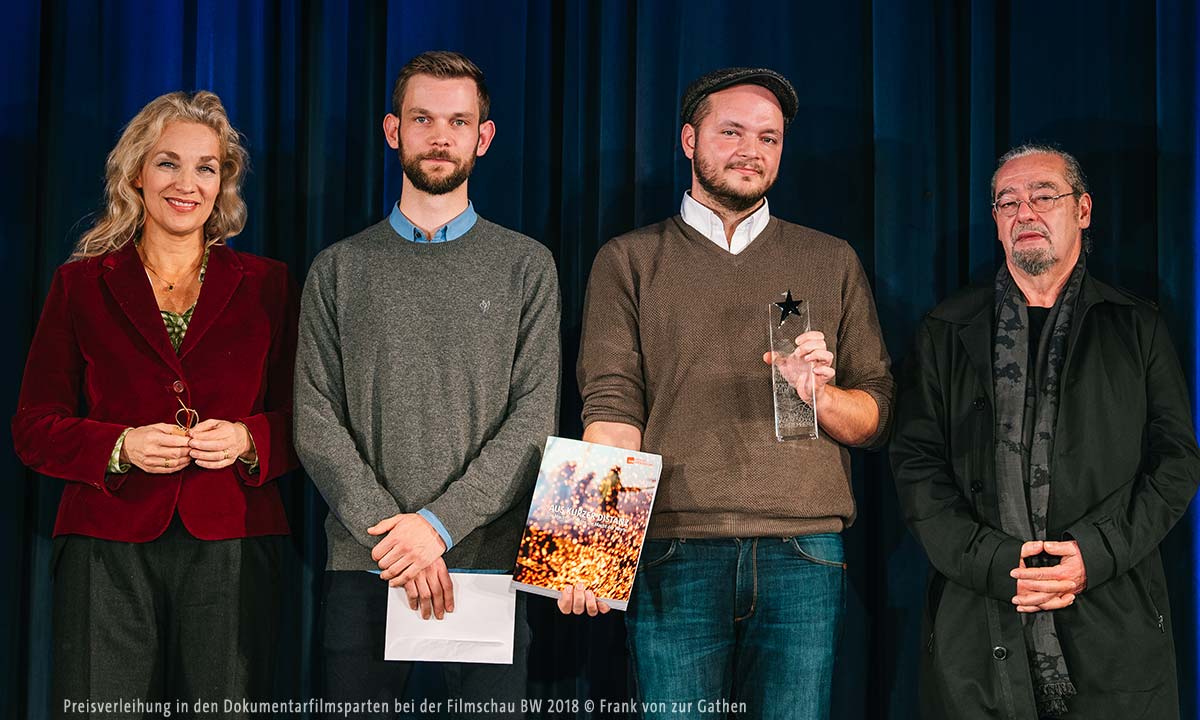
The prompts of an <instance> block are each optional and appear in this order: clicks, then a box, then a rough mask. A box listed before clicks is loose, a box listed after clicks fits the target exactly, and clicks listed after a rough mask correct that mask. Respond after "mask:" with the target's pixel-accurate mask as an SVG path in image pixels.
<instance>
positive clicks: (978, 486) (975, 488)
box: [971, 480, 983, 495]
mask: <svg viewBox="0 0 1200 720" xmlns="http://www.w3.org/2000/svg"><path fill="white" fill-rule="evenodd" d="M971 492H973V493H975V494H976V495H978V494H979V493H981V492H983V483H981V482H979V481H978V480H976V481H975V482H973V483H971Z"/></svg>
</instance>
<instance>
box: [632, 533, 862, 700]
mask: <svg viewBox="0 0 1200 720" xmlns="http://www.w3.org/2000/svg"><path fill="white" fill-rule="evenodd" d="M845 572H846V569H845V564H844V554H843V550H842V538H841V535H838V534H836V533H835V534H823V535H805V536H799V537H793V538H783V539H780V538H728V539H719V540H647V541H646V545H645V548H644V549H643V550H642V566H641V568H639V570H638V574H637V581H636V582H635V584H634V588H633V596H632V597H631V598H630V602H629V609H628V611H627V612H626V615H625V626H626V630H627V636H628V639H629V649H630V652H631V654H632V655H633V665H634V673H635V676H636V679H637V685H638V693H639V695H640V698H639V699H640V700H641V701H642V707H643V710H644V712H643V715H644V717H646V718H648V719H649V718H684V717H704V718H707V719H708V720H712V719H713V718H720V717H723V716H725V715H728V716H729V717H737V718H789V719H798V720H808V719H813V720H816V719H818V718H827V717H828V716H829V690H830V685H831V683H832V681H833V658H834V655H835V652H836V650H837V639H838V634H839V630H840V625H841V620H842V612H843V610H844V607H845V601H844V598H845Z"/></svg>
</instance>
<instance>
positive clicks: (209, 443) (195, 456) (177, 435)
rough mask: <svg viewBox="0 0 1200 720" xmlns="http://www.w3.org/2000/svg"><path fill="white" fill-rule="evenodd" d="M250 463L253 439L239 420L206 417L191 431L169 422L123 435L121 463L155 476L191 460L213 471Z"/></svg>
mask: <svg viewBox="0 0 1200 720" xmlns="http://www.w3.org/2000/svg"><path fill="white" fill-rule="evenodd" d="M239 457H243V458H245V459H246V460H247V461H248V462H253V460H254V458H255V454H254V441H253V439H252V438H251V437H250V431H249V430H247V429H246V426H245V425H243V424H241V423H235V422H228V421H226V420H205V421H204V422H202V423H199V424H197V425H196V426H195V427H193V428H191V429H190V430H185V429H184V428H181V427H179V426H178V425H172V424H170V423H156V424H154V425H142V426H141V427H136V428H134V429H132V430H130V431H129V432H128V433H126V435H125V442H124V444H122V446H121V462H124V463H132V464H134V465H136V466H137V467H139V468H141V469H142V470H144V471H146V472H148V473H152V474H155V475H164V474H167V473H173V472H178V471H179V470H181V469H182V468H184V467H185V466H187V465H188V464H190V463H191V462H193V461H195V463H196V464H197V465H199V466H200V467H202V468H206V469H208V470H216V469H218V468H223V467H226V466H229V465H232V464H233V463H235V462H237V459H238V458H239Z"/></svg>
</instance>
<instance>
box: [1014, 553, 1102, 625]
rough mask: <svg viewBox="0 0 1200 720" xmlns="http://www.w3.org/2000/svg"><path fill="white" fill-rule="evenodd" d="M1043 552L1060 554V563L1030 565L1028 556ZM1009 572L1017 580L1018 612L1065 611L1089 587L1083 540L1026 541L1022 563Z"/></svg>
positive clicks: (1016, 602) (1016, 597) (1015, 603)
mask: <svg viewBox="0 0 1200 720" xmlns="http://www.w3.org/2000/svg"><path fill="white" fill-rule="evenodd" d="M1042 553H1046V554H1048V555H1057V556H1058V558H1059V561H1058V564H1057V565H1053V566H1050V567H1026V565H1025V558H1029V557H1034V556H1036V555H1041V554H1042ZM1009 575H1010V576H1011V577H1013V578H1016V580H1017V594H1016V595H1015V596H1014V597H1013V599H1012V603H1013V605H1016V606H1017V612H1023V613H1035V612H1040V611H1043V610H1061V609H1062V608H1065V607H1067V606H1068V605H1071V604H1072V603H1074V602H1075V597H1076V596H1077V595H1078V594H1079V593H1081V592H1083V590H1084V588H1085V587H1087V569H1086V567H1085V566H1084V564H1083V555H1082V554H1080V552H1079V543H1077V542H1075V541H1074V540H1071V541H1067V542H1052V541H1049V540H1046V541H1042V540H1034V541H1032V542H1027V543H1025V544H1024V545H1022V546H1021V560H1020V564H1018V566H1017V567H1016V568H1014V569H1013V570H1012V572H1010V573H1009Z"/></svg>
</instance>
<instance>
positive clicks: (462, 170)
mask: <svg viewBox="0 0 1200 720" xmlns="http://www.w3.org/2000/svg"><path fill="white" fill-rule="evenodd" d="M397 152H398V154H399V155H400V167H401V168H402V169H403V170H404V176H405V177H407V178H408V181H409V182H411V183H412V185H413V187H414V188H416V189H418V190H420V191H421V192H424V193H429V194H430V195H445V194H446V193H448V192H451V191H453V190H456V189H458V187H459V186H460V185H462V184H463V183H465V182H466V181H467V178H469V177H470V176H471V171H472V170H474V169H475V154H474V153H471V154H470V155H469V156H468V157H467V158H466V159H465V160H463V159H461V158H456V157H454V156H453V155H451V154H450V153H448V152H446V151H445V150H430V151H429V152H426V153H422V154H420V155H408V154H406V153H405V152H404V146H403V145H401V146H400V149H399V150H398V151H397ZM423 160H449V161H450V162H452V163H454V170H452V171H451V172H450V173H449V174H446V175H440V176H438V175H431V174H429V173H427V172H425V170H424V168H422V167H421V162H422V161H423Z"/></svg>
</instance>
